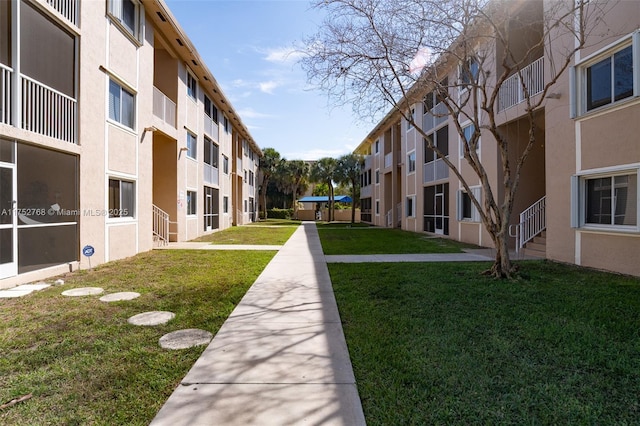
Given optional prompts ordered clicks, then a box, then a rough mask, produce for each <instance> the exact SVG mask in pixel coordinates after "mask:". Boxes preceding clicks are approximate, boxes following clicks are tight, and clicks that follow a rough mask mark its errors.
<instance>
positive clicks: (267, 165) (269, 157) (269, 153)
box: [260, 148, 282, 220]
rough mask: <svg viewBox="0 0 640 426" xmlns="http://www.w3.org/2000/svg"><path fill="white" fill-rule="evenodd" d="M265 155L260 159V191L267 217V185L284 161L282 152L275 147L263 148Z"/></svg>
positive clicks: (265, 216)
mask: <svg viewBox="0 0 640 426" xmlns="http://www.w3.org/2000/svg"><path fill="white" fill-rule="evenodd" d="M262 153H263V157H262V158H261V159H260V172H261V173H262V185H261V186H260V193H261V195H262V208H263V209H264V210H263V211H264V218H265V220H266V219H267V186H269V180H270V179H271V178H272V176H273V174H274V173H275V172H276V170H277V169H278V164H279V163H280V162H281V161H282V159H281V158H280V153H279V152H278V151H276V150H275V149H273V148H265V149H263V150H262Z"/></svg>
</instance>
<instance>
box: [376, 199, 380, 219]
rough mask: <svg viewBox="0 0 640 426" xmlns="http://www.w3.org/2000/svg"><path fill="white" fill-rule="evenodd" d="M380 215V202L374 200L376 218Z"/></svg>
mask: <svg viewBox="0 0 640 426" xmlns="http://www.w3.org/2000/svg"><path fill="white" fill-rule="evenodd" d="M379 214H380V201H378V200H376V216H378V215H379Z"/></svg>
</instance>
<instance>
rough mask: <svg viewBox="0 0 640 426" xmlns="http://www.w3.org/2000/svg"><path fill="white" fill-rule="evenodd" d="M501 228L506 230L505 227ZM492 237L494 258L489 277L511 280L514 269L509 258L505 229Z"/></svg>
mask: <svg viewBox="0 0 640 426" xmlns="http://www.w3.org/2000/svg"><path fill="white" fill-rule="evenodd" d="M502 228H506V226H503V227H502ZM492 237H493V241H494V245H495V249H496V258H495V261H494V262H493V265H492V266H491V270H490V275H491V276H493V277H495V278H512V277H513V273H514V272H515V269H514V267H513V264H512V263H511V257H510V256H509V244H508V243H509V238H508V233H507V232H506V229H501V230H500V231H499V232H498V233H496V234H495V235H493V236H492Z"/></svg>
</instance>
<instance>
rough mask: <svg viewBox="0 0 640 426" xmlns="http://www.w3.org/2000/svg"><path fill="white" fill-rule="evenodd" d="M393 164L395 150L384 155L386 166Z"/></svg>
mask: <svg viewBox="0 0 640 426" xmlns="http://www.w3.org/2000/svg"><path fill="white" fill-rule="evenodd" d="M392 165H393V152H390V153H388V154H385V156H384V168H385V169H386V168H387V167H391V166H392Z"/></svg>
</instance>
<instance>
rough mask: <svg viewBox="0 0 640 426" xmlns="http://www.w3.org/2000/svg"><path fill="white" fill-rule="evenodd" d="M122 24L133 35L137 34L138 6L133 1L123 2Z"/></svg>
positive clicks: (125, 0)
mask: <svg viewBox="0 0 640 426" xmlns="http://www.w3.org/2000/svg"><path fill="white" fill-rule="evenodd" d="M122 24H123V25H124V26H125V28H126V29H127V30H129V32H130V33H131V34H133V35H135V34H136V5H135V4H134V3H133V2H132V1H131V0H122Z"/></svg>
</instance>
